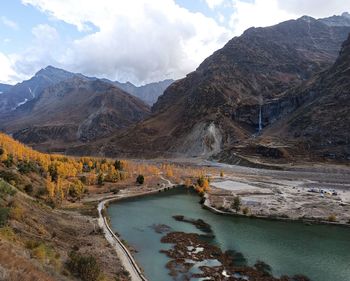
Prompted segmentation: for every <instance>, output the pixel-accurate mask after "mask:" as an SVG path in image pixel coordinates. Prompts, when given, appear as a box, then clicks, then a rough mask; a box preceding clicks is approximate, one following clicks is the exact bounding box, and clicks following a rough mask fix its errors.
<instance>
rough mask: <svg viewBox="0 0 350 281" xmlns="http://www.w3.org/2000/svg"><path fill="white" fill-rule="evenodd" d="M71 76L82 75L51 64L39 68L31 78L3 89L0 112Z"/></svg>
mask: <svg viewBox="0 0 350 281" xmlns="http://www.w3.org/2000/svg"><path fill="white" fill-rule="evenodd" d="M73 76H79V77H84V76H83V75H81V74H75V73H71V72H68V71H65V70H63V69H58V68H55V67H53V66H48V67H46V68H44V69H41V70H39V71H38V72H37V73H36V74H35V75H34V76H33V77H32V78H31V79H29V80H26V81H23V82H22V83H18V84H16V85H14V86H12V87H10V88H8V89H7V90H6V91H3V93H2V95H1V97H0V114H2V113H6V112H10V111H13V110H15V109H16V108H17V107H19V106H21V105H23V104H25V103H26V102H28V101H30V100H32V99H34V98H36V97H39V96H40V95H41V93H42V92H43V90H44V89H45V88H47V87H49V86H52V85H54V84H56V83H58V82H60V81H64V80H66V79H69V78H72V77H73Z"/></svg>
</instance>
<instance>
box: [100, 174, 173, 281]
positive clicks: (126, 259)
mask: <svg viewBox="0 0 350 281" xmlns="http://www.w3.org/2000/svg"><path fill="white" fill-rule="evenodd" d="M161 178H162V180H164V181H166V182H167V183H166V184H164V185H162V187H160V188H156V189H154V190H148V191H143V192H139V191H138V190H132V189H129V190H128V191H127V192H128V193H123V194H118V195H115V196H109V197H106V198H103V199H101V201H100V202H99V203H98V206H97V211H98V224H99V226H100V227H101V229H102V230H103V233H104V236H105V238H106V240H107V241H108V242H109V243H110V245H111V246H112V247H113V249H114V251H115V252H116V253H117V255H118V257H119V259H120V261H121V263H122V265H123V267H124V268H125V270H127V271H128V272H129V274H130V275H129V277H130V279H131V281H147V278H146V277H145V276H144V274H143V272H142V270H141V268H140V267H139V266H138V264H137V262H136V261H135V259H134V257H133V255H132V254H131V252H130V251H129V249H128V248H127V247H126V246H125V245H124V244H123V242H122V241H121V240H120V239H119V238H118V236H117V235H116V234H115V233H114V232H113V231H112V229H111V228H110V226H109V223H108V220H107V218H106V205H107V204H109V203H112V202H115V201H120V200H125V199H129V198H135V197H141V196H147V195H152V194H156V193H159V192H162V191H166V190H169V189H170V188H173V187H175V185H174V184H172V183H171V182H170V181H169V180H167V179H165V178H163V177H161Z"/></svg>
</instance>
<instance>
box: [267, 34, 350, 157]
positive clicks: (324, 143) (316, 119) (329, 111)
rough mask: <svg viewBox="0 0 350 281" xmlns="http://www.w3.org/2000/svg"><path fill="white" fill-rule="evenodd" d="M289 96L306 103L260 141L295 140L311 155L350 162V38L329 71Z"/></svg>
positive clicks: (278, 123)
mask: <svg viewBox="0 0 350 281" xmlns="http://www.w3.org/2000/svg"><path fill="white" fill-rule="evenodd" d="M288 96H294V97H296V98H301V99H305V100H306V101H305V102H304V103H303V104H301V105H300V106H299V107H298V108H297V109H296V110H295V111H294V112H292V114H289V115H287V116H286V117H285V118H282V119H281V120H280V121H279V122H277V123H276V124H274V125H273V126H271V128H269V129H268V130H266V132H264V134H263V135H262V136H261V137H262V138H265V137H274V138H277V137H279V138H282V139H284V140H286V141H288V140H293V141H294V142H295V143H296V144H297V145H298V146H299V147H302V148H303V149H304V150H306V151H307V152H308V153H311V154H316V155H318V156H321V157H326V158H335V159H339V160H350V35H349V38H348V39H347V41H345V42H344V44H343V47H342V49H341V51H340V54H339V57H338V59H337V60H336V62H335V64H334V65H333V66H332V67H331V68H330V69H329V70H327V71H325V72H323V73H321V74H319V75H317V76H316V77H315V79H313V80H312V81H310V83H308V84H305V85H302V86H301V87H298V88H296V89H292V90H291V91H290V92H289V93H288Z"/></svg>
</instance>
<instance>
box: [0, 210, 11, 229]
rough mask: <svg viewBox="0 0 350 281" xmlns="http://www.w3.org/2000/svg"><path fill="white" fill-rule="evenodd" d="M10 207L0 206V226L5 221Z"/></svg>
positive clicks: (3, 224) (4, 223)
mask: <svg viewBox="0 0 350 281" xmlns="http://www.w3.org/2000/svg"><path fill="white" fill-rule="evenodd" d="M9 212H10V208H0V227H3V226H5V225H6V223H7V219H8V217H9Z"/></svg>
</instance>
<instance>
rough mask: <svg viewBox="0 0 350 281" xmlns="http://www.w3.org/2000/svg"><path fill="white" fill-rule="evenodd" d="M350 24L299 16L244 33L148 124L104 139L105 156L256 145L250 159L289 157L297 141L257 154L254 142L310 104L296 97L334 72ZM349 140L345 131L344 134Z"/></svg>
mask: <svg viewBox="0 0 350 281" xmlns="http://www.w3.org/2000/svg"><path fill="white" fill-rule="evenodd" d="M347 18H348V15H347V14H343V16H338V17H331V18H327V19H318V20H317V19H314V18H311V17H307V16H304V17H301V18H299V19H297V20H290V21H286V22H283V23H280V24H278V25H275V26H271V27H266V28H250V29H248V30H247V31H245V32H244V34H243V35H242V36H240V37H235V38H233V39H232V40H230V41H229V42H228V43H227V44H226V45H225V46H224V47H223V48H222V49H220V50H218V51H216V52H215V53H214V54H213V55H211V56H210V57H208V58H207V59H206V60H204V62H203V63H202V64H201V65H200V66H199V67H198V68H197V69H196V71H194V72H192V73H190V74H188V75H187V76H186V77H185V78H184V79H181V80H178V81H176V82H174V83H173V84H172V85H171V86H170V87H168V88H167V90H166V91H165V93H164V94H163V95H162V96H161V97H159V99H158V101H157V102H156V103H155V104H154V105H153V107H152V115H151V117H150V118H148V119H146V120H144V121H142V122H141V123H138V124H137V125H136V126H135V127H133V128H130V129H129V130H127V131H125V132H123V133H122V134H118V135H116V136H115V137H111V138H110V140H109V142H106V141H104V143H103V146H104V147H105V148H104V151H105V152H107V151H108V153H110V154H111V153H112V152H114V153H115V154H121V153H126V154H130V153H131V154H134V153H142V154H149V155H154V154H158V153H159V154H167V155H169V154H171V155H177V154H178V153H180V154H182V155H188V156H198V155H202V156H211V155H215V154H218V153H220V155H221V156H220V157H221V158H225V157H223V155H226V156H227V154H230V155H233V154H234V153H233V152H234V151H243V153H244V152H248V153H251V151H252V149H251V146H253V151H254V153H255V152H256V151H260V150H262V151H263V154H266V153H264V151H265V150H267V151H271V150H272V151H275V150H274V149H275V148H276V147H277V148H278V151H279V150H281V151H279V152H276V153H277V154H278V155H283V154H284V153H285V151H287V152H288V151H291V152H290V153H289V155H293V152H292V151H294V150H296V149H297V148H299V147H300V145H295V143H294V142H292V143H291V142H290V140H294V138H293V139H289V138H288V136H287V135H281V137H283V138H281V140H279V141H278V142H277V143H274V142H272V143H267V145H268V146H267V147H264V148H262V149H261V148H260V144H258V140H260V138H259V137H258V136H260V135H263V136H265V137H266V138H267V137H268V135H267V134H265V131H267V129H268V128H269V127H270V126H272V125H273V124H274V123H276V122H277V121H279V120H282V119H283V120H286V119H284V118H286V116H291V115H292V114H293V113H294V112H296V111H297V110H298V109H299V108H300V107H301V106H303V105H304V104H305V103H306V102H310V100H311V99H312V97H313V95H303V94H298V95H295V94H294V93H295V92H297V93H302V92H303V91H304V87H307V85H308V84H309V83H312V81H314V80H315V79H316V78H315V77H318V76H317V75H318V73H320V72H323V71H326V70H328V69H329V68H330V67H331V66H332V64H333V63H334V61H335V60H336V58H337V56H338V54H339V51H340V49H341V46H342V43H343V42H344V41H345V40H346V38H347V36H348V34H349V32H350V26H349V25H348V24H345V25H342V22H343V21H347ZM330 19H332V20H330ZM336 23H338V24H336ZM340 59H341V58H340ZM333 86H334V85H333ZM291 89H293V90H291ZM340 106H341V105H340ZM345 110H347V111H348V108H345ZM280 123H283V121H281V122H280ZM283 133H285V131H283ZM347 134H348V132H346V131H344V132H343V136H345V135H347ZM284 138H286V139H287V141H286V142H284V141H282V139H284ZM100 144H101V143H100ZM264 145H266V144H264ZM308 145H309V144H308ZM242 147H243V148H249V149H242ZM281 147H282V149H279V148H281ZM326 147H327V146H326ZM327 148H330V147H327ZM315 152H316V151H315ZM285 154H288V153H285ZM267 155H269V153H267ZM341 157H348V156H346V155H342V156H341Z"/></svg>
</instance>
